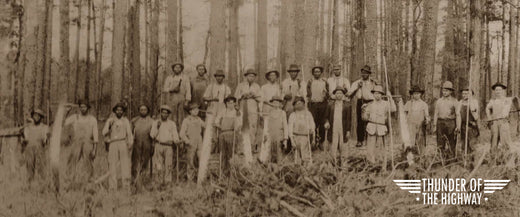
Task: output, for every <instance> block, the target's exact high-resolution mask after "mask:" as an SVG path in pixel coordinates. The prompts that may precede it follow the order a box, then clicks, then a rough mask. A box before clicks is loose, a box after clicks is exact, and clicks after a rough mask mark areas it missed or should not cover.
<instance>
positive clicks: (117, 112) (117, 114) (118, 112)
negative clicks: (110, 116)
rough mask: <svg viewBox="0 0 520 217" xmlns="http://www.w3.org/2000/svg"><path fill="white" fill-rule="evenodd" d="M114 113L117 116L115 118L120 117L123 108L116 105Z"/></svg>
mask: <svg viewBox="0 0 520 217" xmlns="http://www.w3.org/2000/svg"><path fill="white" fill-rule="evenodd" d="M115 113H116V117H117V118H121V117H123V108H121V107H117V108H116V112H115Z"/></svg>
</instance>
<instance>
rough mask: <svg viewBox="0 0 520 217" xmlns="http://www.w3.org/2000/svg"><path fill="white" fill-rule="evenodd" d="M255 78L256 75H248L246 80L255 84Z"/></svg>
mask: <svg viewBox="0 0 520 217" xmlns="http://www.w3.org/2000/svg"><path fill="white" fill-rule="evenodd" d="M255 78H256V75H254V74H248V75H247V76H246V79H247V81H248V82H249V83H253V81H255Z"/></svg>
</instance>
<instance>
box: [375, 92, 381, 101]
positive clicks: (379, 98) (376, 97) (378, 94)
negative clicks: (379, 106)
mask: <svg viewBox="0 0 520 217" xmlns="http://www.w3.org/2000/svg"><path fill="white" fill-rule="evenodd" d="M381 97H383V94H381V93H380V92H374V99H376V100H381Z"/></svg>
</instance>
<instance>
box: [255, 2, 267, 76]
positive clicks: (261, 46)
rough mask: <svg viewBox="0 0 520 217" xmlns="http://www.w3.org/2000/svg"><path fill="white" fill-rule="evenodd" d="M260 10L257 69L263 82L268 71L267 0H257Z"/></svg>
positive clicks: (257, 32) (257, 37) (258, 14)
mask: <svg viewBox="0 0 520 217" xmlns="http://www.w3.org/2000/svg"><path fill="white" fill-rule="evenodd" d="M257 4H258V12H257V20H256V22H257V23H256V63H257V65H256V71H257V73H258V76H259V78H262V79H258V81H259V82H260V83H261V84H262V83H264V82H265V80H264V79H263V78H264V74H265V73H266V72H267V46H268V45H267V1H257Z"/></svg>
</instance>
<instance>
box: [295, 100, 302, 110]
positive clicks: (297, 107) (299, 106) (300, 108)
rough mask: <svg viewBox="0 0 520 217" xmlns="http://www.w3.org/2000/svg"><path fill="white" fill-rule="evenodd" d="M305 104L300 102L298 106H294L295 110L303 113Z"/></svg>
mask: <svg viewBox="0 0 520 217" xmlns="http://www.w3.org/2000/svg"><path fill="white" fill-rule="evenodd" d="M303 106H304V103H303V102H302V101H298V102H297V103H296V104H294V109H296V110H298V111H301V110H303Z"/></svg>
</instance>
